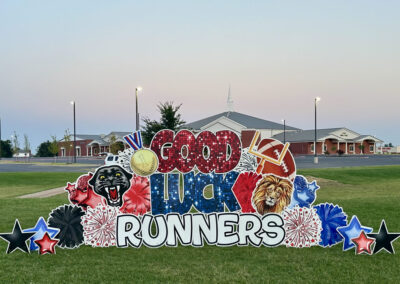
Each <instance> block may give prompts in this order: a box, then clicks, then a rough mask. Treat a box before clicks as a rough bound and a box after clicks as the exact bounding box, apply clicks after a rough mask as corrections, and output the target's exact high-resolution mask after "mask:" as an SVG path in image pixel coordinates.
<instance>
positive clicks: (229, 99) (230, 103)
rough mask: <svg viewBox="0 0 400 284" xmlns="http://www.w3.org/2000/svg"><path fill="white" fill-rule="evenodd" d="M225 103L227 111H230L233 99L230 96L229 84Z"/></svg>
mask: <svg viewBox="0 0 400 284" xmlns="http://www.w3.org/2000/svg"><path fill="white" fill-rule="evenodd" d="M226 105H227V108H228V112H232V111H233V100H232V97H231V85H229V90H228V99H227V100H226Z"/></svg>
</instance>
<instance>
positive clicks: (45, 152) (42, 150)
mask: <svg viewBox="0 0 400 284" xmlns="http://www.w3.org/2000/svg"><path fill="white" fill-rule="evenodd" d="M50 145H51V142H50V141H49V140H47V141H46V142H42V143H40V145H39V147H38V148H37V150H36V156H37V157H52V153H51V152H50Z"/></svg>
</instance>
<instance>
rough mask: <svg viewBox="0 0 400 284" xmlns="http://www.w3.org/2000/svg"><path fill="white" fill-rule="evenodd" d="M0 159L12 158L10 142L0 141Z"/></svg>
mask: <svg viewBox="0 0 400 284" xmlns="http://www.w3.org/2000/svg"><path fill="white" fill-rule="evenodd" d="M0 149H1V152H0V157H2V158H11V157H12V154H13V152H12V145H11V141H10V140H5V141H2V140H0Z"/></svg>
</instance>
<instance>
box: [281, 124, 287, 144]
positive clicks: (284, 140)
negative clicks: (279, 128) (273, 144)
mask: <svg viewBox="0 0 400 284" xmlns="http://www.w3.org/2000/svg"><path fill="white" fill-rule="evenodd" d="M282 122H283V144H286V119H282Z"/></svg>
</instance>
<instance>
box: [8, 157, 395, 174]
mask: <svg viewBox="0 0 400 284" xmlns="http://www.w3.org/2000/svg"><path fill="white" fill-rule="evenodd" d="M295 160H296V166H297V168H298V169H315V168H340V167H359V166H385V165H400V155H364V156H342V157H338V156H320V157H319V163H318V164H314V157H313V156H299V157H295ZM10 161H13V159H2V162H1V163H0V172H88V171H89V170H92V171H93V170H94V169H95V168H96V167H99V166H101V165H103V164H104V160H103V159H94V158H78V160H77V162H78V163H79V164H84V165H82V166H81V165H79V164H78V166H75V165H59V166H52V165H49V164H46V163H51V162H53V159H52V158H32V159H31V160H30V162H26V163H25V162H22V161H21V162H20V163H7V162H10ZM4 162H6V163H4ZM38 162H39V163H45V164H34V163H38ZM58 162H60V163H61V161H60V160H58ZM62 162H64V163H65V162H66V161H62Z"/></svg>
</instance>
